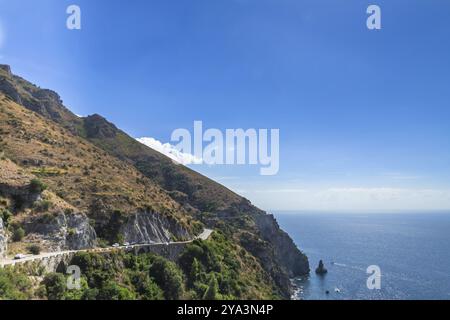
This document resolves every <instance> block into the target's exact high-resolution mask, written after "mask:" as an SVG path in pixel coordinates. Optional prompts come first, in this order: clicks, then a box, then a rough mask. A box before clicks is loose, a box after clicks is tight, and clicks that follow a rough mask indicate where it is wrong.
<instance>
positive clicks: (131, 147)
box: [0, 65, 309, 297]
mask: <svg viewBox="0 0 450 320" xmlns="http://www.w3.org/2000/svg"><path fill="white" fill-rule="evenodd" d="M0 93H3V94H4V95H5V97H4V98H3V100H2V101H3V102H2V109H0V111H1V113H3V114H5V115H6V116H4V119H3V121H2V122H1V123H2V126H3V128H2V130H6V131H7V132H8V141H7V144H6V145H5V146H4V148H5V152H6V153H7V154H8V156H9V157H10V158H12V159H13V160H14V161H15V162H16V163H20V164H21V165H23V166H25V167H26V168H28V169H31V170H32V171H33V172H35V173H36V172H37V173H39V174H40V175H41V176H42V179H43V180H45V182H46V183H48V184H49V185H50V186H51V188H52V189H54V190H56V192H57V194H58V195H60V196H61V197H62V198H63V199H64V200H66V201H67V202H69V203H71V204H74V205H76V206H77V207H79V208H82V209H83V210H85V211H86V213H87V214H88V215H89V216H90V217H92V218H94V219H95V221H96V230H98V231H99V232H98V233H99V234H100V236H101V237H102V238H108V237H112V235H111V234H110V233H111V232H114V233H115V236H117V234H118V233H119V231H118V230H120V228H122V225H123V224H124V223H126V221H124V220H123V219H122V215H119V216H118V217H117V215H115V214H114V213H115V212H116V213H117V210H119V211H120V212H124V213H125V214H128V216H130V215H131V216H133V215H136V214H142V213H149V212H151V213H158V214H162V215H164V216H165V217H166V218H167V219H170V221H174V223H165V225H166V226H170V229H171V230H176V231H172V232H171V233H172V234H178V236H179V235H180V234H181V235H183V236H185V237H188V236H189V234H192V233H193V232H196V231H197V230H198V229H199V224H200V222H201V223H203V224H205V225H207V226H209V227H211V228H216V229H220V230H222V231H223V232H224V233H225V234H226V235H227V236H228V237H230V239H234V240H233V241H235V242H236V243H239V245H241V246H242V247H244V248H245V249H246V250H247V251H248V252H250V253H251V254H252V255H253V256H255V257H256V258H258V261H259V263H260V264H261V266H262V267H263V268H264V269H265V270H266V272H268V274H269V275H270V276H271V278H272V279H273V281H274V282H275V283H276V285H277V286H278V288H279V290H280V293H281V294H282V295H283V296H285V297H287V296H288V295H289V287H290V283H289V277H293V276H298V275H303V274H306V273H308V272H309V265H308V260H307V258H306V257H305V256H304V255H303V254H302V253H301V252H300V251H299V250H298V248H297V247H296V246H295V244H294V243H293V241H292V240H291V238H290V237H289V236H288V235H287V234H286V233H285V232H283V231H282V230H281V229H280V228H279V226H278V224H277V223H276V221H275V219H274V218H273V216H271V215H267V214H266V213H265V212H263V211H261V210H259V209H258V208H256V207H254V206H253V205H252V204H251V203H250V202H249V201H248V200H246V199H244V198H242V197H240V196H239V195H237V194H236V193H234V192H232V191H230V190H229V189H227V188H225V187H224V186H221V185H220V184H218V183H216V182H214V181H212V180H210V179H208V178H206V177H204V176H202V175H200V174H198V173H196V172H195V171H193V170H191V169H189V168H187V167H184V166H181V165H176V164H174V163H173V162H172V160H170V159H169V158H167V157H166V156H164V155H162V154H160V153H158V152H156V151H155V150H152V149H150V148H148V147H146V146H144V145H142V144H140V143H139V142H137V141H136V140H135V139H133V138H132V137H130V136H128V135H127V134H126V133H125V132H123V131H121V130H120V129H118V128H117V127H116V126H115V125H113V124H111V123H109V122H108V121H107V120H106V119H104V118H103V117H101V116H99V115H93V116H89V117H86V118H79V117H77V116H76V115H74V114H73V113H72V112H70V111H69V110H68V109H67V108H66V107H65V106H64V105H63V103H62V101H61V99H60V97H59V96H58V95H57V94H56V93H54V92H52V91H50V90H43V89H40V88H39V87H37V86H35V85H33V84H31V83H29V82H27V81H26V80H24V79H22V78H20V77H17V76H15V75H13V74H12V73H11V70H10V68H9V66H5V65H2V66H0ZM22 107H24V108H26V109H28V110H30V111H31V112H30V111H27V110H26V109H23V110H22V109H20V108H22ZM8 110H14V114H12V115H11V114H9V113H8ZM7 116H8V117H7ZM31 118H33V119H31ZM31 123H38V124H39V125H32V124H31ZM37 128H40V129H39V130H37ZM53 129H54V130H53ZM3 136H4V135H3V134H2V137H3ZM37 145H39V148H37V147H36V146H37ZM75 146H78V147H79V148H78V149H77V148H74V147H75ZM81 164H83V165H81ZM36 166H38V168H35V167H36ZM67 168H70V169H69V170H68V169H67ZM67 182H70V183H71V184H72V186H67ZM68 190H69V192H68ZM59 193H61V194H59ZM99 213H100V217H99V216H98V215H99ZM112 216H114V217H115V218H114V219H113V218H111V217H112ZM135 220H137V219H135ZM112 225H114V228H112V229H113V230H111V226H112Z"/></svg>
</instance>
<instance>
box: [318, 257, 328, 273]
mask: <svg viewBox="0 0 450 320" xmlns="http://www.w3.org/2000/svg"><path fill="white" fill-rule="evenodd" d="M327 272H328V270H327V269H326V268H325V266H324V264H323V261H322V260H320V261H319V266H318V267H317V269H316V273H317V274H318V275H325V274H326V273H327Z"/></svg>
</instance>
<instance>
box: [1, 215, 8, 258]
mask: <svg viewBox="0 0 450 320" xmlns="http://www.w3.org/2000/svg"><path fill="white" fill-rule="evenodd" d="M7 249H8V238H7V237H6V230H5V226H4V224H3V219H2V218H0V258H3V257H4V256H5V254H6V251H7Z"/></svg>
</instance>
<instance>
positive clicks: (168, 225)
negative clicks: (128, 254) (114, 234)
mask: <svg viewBox="0 0 450 320" xmlns="http://www.w3.org/2000/svg"><path fill="white" fill-rule="evenodd" d="M121 234H122V235H123V236H124V239H125V241H126V242H129V243H149V242H157V243H166V242H169V241H173V240H178V241H180V240H190V239H192V236H191V235H190V234H189V232H188V231H187V230H186V229H185V228H183V227H182V226H181V225H180V224H178V223H176V221H170V220H169V219H167V218H165V217H163V216H162V215H160V214H156V213H147V212H142V213H136V214H134V215H132V216H131V217H129V218H128V221H127V222H126V223H125V224H124V225H123V226H122V228H121Z"/></svg>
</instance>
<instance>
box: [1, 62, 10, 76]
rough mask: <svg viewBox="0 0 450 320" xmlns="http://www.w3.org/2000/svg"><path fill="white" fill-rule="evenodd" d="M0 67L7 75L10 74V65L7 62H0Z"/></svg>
mask: <svg viewBox="0 0 450 320" xmlns="http://www.w3.org/2000/svg"><path fill="white" fill-rule="evenodd" d="M0 69H1V70H3V71H5V72H6V74H7V75H8V76H11V67H10V66H9V65H7V64H0Z"/></svg>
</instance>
